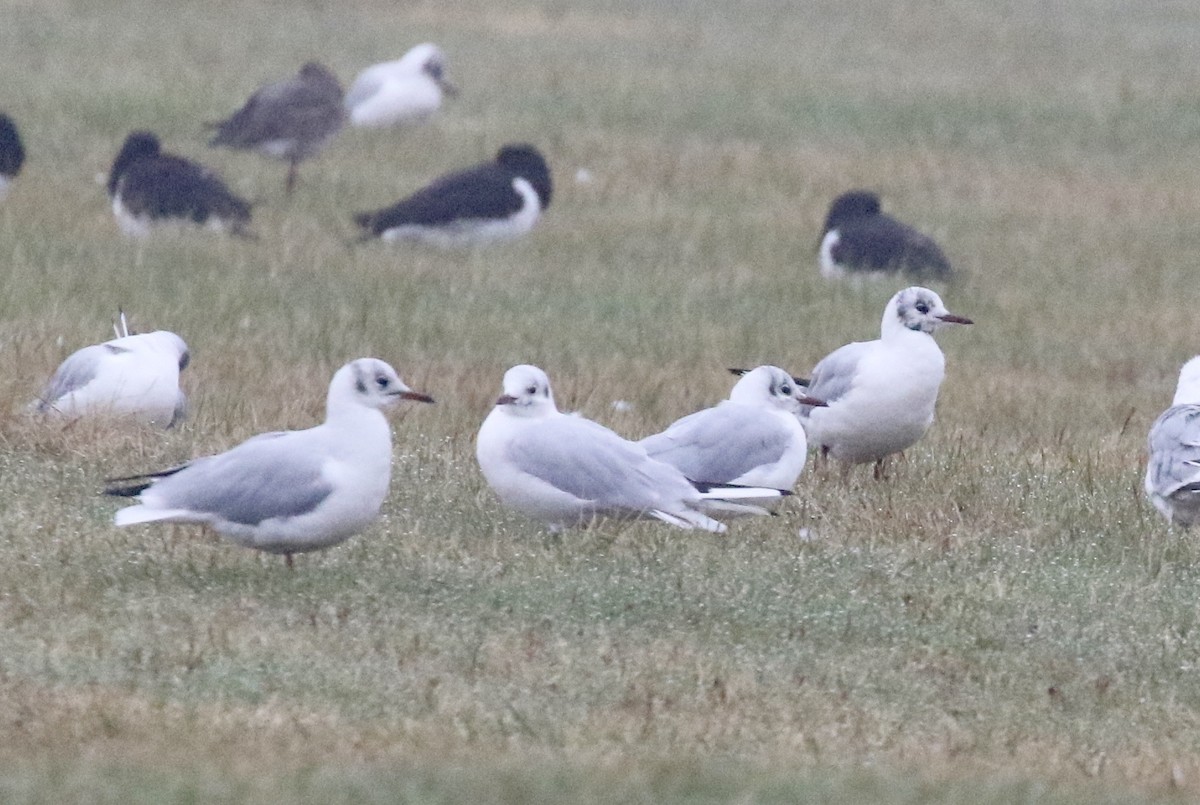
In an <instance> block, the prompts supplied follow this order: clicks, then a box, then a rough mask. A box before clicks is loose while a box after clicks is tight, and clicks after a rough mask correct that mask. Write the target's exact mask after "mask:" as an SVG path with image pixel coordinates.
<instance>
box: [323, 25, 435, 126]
mask: <svg viewBox="0 0 1200 805" xmlns="http://www.w3.org/2000/svg"><path fill="white" fill-rule="evenodd" d="M457 93H458V90H456V89H455V88H454V86H453V85H452V84H451V83H450V82H449V81H447V80H446V54H445V53H443V52H442V49H441V48H439V47H438V46H437V45H434V44H431V43H429V42H425V43H423V44H420V45H417V46H416V47H414V48H413V49H412V50H410V51H408V52H407V53H405V54H404V56H403V58H400V59H396V60H395V61H387V62H380V63H379V64H374V65H371V66H370V67H368V68H366V69H365V70H363V71H362V72H361V73H359V74H358V77H357V78H355V79H354V83H353V84H351V85H350V89H349V90H348V91H347V92H346V112H347V114H348V115H349V116H350V125H352V126H361V127H365V128H382V127H384V126H406V125H413V124H417V123H424V122H425V121H427V120H428V119H429V118H431V117H433V114H434V113H435V112H437V110H438V109H439V108H440V107H441V105H442V97H443V96H446V95H449V96H453V95H456V94H457Z"/></svg>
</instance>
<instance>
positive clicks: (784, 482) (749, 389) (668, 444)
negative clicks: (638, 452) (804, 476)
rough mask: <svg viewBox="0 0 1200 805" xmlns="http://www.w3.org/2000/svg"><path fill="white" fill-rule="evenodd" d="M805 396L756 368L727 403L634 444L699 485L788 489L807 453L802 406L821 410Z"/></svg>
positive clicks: (778, 374) (783, 375)
mask: <svg viewBox="0 0 1200 805" xmlns="http://www.w3.org/2000/svg"><path fill="white" fill-rule="evenodd" d="M804 392H805V389H804V388H803V387H802V386H800V385H798V384H797V383H796V381H795V379H794V378H792V376H791V375H789V374H788V373H787V372H785V371H784V370H783V369H780V368H779V367H778V366H760V367H758V368H757V369H753V370H751V371H749V372H747V373H746V374H745V375H743V376H742V378H741V379H740V380H738V381H737V383H735V384H734V386H733V390H732V391H731V392H730V393H729V399H728V400H725V401H724V402H721V403H719V404H718V405H716V406H714V407H713V408H706V409H704V410H703V411H697V412H696V413H694V414H689V415H688V416H685V417H683V418H682V419H680V420H678V421H676V422H675V423H673V424H672V425H671V426H670V427H668V428H667V429H666V430H664V431H663V432H662V433H656V434H655V435H653V436H647V437H646V438H645V439H642V440H641V441H640V442H638V444H640V445H641V446H642V447H644V448H646V452H647V453H649V454H650V457H651V458H655V459H658V460H659V461H665V462H666V463H668V464H670V465H671V466H673V467H675V468H676V469H678V470H679V471H680V472H682V473H683V474H684V475H686V476H687V477H688V478H692V479H695V480H697V481H705V482H708V483H718V484H739V485H745V486H766V487H771V488H775V489H791V488H792V487H793V486H795V484H796V479H797V478H799V477H800V472H801V470H803V469H804V460H805V457H806V454H807V451H808V442H807V441H806V439H805V436H804V428H803V427H802V426H801V425H800V420H799V419H798V418H797V415H798V414H799V413H800V406H801V404H807V405H824V402H823V401H822V400H818V399H816V398H815V397H809V396H807V395H806V394H805V393H804Z"/></svg>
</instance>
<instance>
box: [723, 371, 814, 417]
mask: <svg viewBox="0 0 1200 805" xmlns="http://www.w3.org/2000/svg"><path fill="white" fill-rule="evenodd" d="M806 392H807V389H806V388H805V387H804V386H803V385H801V384H800V383H797V382H796V379H795V378H794V377H792V376H791V375H790V374H788V373H787V372H785V371H784V370H783V369H780V368H779V367H778V366H759V367H758V368H757V369H752V370H751V371H749V372H746V373H745V374H744V375H742V379H741V380H739V381H738V382H737V383H735V384H734V386H733V391H731V392H730V393H729V399H730V400H732V401H733V402H736V403H742V404H745V405H766V406H770V407H772V408H779V409H780V410H783V411H787V412H788V413H791V414H795V413H798V412H799V411H800V406H801V405H812V406H824V405H825V402H824V401H823V400H818V399H816V398H815V397H809V396H808V394H807V393H806Z"/></svg>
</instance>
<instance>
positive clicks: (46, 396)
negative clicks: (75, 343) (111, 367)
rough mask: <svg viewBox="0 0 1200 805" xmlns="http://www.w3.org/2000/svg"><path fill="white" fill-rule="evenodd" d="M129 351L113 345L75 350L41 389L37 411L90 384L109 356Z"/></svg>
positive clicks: (43, 409)
mask: <svg viewBox="0 0 1200 805" xmlns="http://www.w3.org/2000/svg"><path fill="white" fill-rule="evenodd" d="M129 351H130V350H128V349H125V348H124V347H118V346H114V345H113V344H93V345H92V346H90V347H84V348H83V349H80V350H76V351H75V352H72V353H71V354H70V355H68V356H67V359H66V360H65V361H63V362H62V363H61V364H59V367H58V369H56V370H55V372H54V376H53V377H51V378H50V382H49V383H47V384H46V387H45V388H44V389H42V393H41V396H40V398H39V399H38V403H37V410H38V411H48V410H50V409H51V408H53V407H54V403H55V401H56V400H59V399H61V398H62V397H64V396H65V395H67V394H70V393H71V392H73V391H78V390H79V389H81V388H83V387H84V386H86V385H87V384H88V383H91V382H92V381H93V380H94V379H95V378H96V372H97V371H98V370H99V367H100V364H101V363H102V362H103V361H104V359H105V358H106V357H107V356H109V355H120V354H121V353H123V352H129Z"/></svg>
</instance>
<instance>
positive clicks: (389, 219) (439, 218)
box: [354, 145, 552, 247]
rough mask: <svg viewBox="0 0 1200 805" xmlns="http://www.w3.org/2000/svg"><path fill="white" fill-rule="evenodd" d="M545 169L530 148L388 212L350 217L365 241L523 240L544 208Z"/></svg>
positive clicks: (504, 153) (515, 149)
mask: <svg viewBox="0 0 1200 805" xmlns="http://www.w3.org/2000/svg"><path fill="white" fill-rule="evenodd" d="M551 193H552V186H551V182H550V168H549V166H548V165H547V164H546V160H545V158H544V157H543V156H542V155H541V153H540V152H538V150H537V149H536V148H534V147H533V146H532V145H506V146H504V147H503V148H501V149H500V151H499V153H497V154H496V158H495V159H494V160H492V161H491V162H485V163H483V164H482V165H477V166H475V167H473V168H468V169H467V170H464V171H459V172H457V173H451V174H448V175H446V176H443V177H442V178H440V179H438V180H437V181H435V182H434V183H433V184H431V185H428V186H427V187H425V188H423V189H421V190H418V191H417V192H416V193H414V194H412V195H411V196H409V197H408V198H406V199H404V200H402V201H398V202H396V203H395V204H393V205H392V206H390V207H385V208H383V209H381V210H376V211H374V212H363V213H359V214H357V215H355V216H354V221H355V223H357V224H358V225H359V226H360V227H361V228H362V229H364V230H366V237H379V238H382V239H383V240H412V241H418V242H422V243H427V244H430V245H434V246H441V247H454V246H475V245H479V244H483V243H488V242H490V241H496V240H507V239H510V238H515V237H518V236H520V235H523V234H525V233H526V232H528V231H529V230H530V229H532V228H533V225H534V224H535V223H537V220H538V218H539V217H540V216H541V214H542V212H543V211H544V210H545V209H546V208H547V207H548V206H550V196H551Z"/></svg>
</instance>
